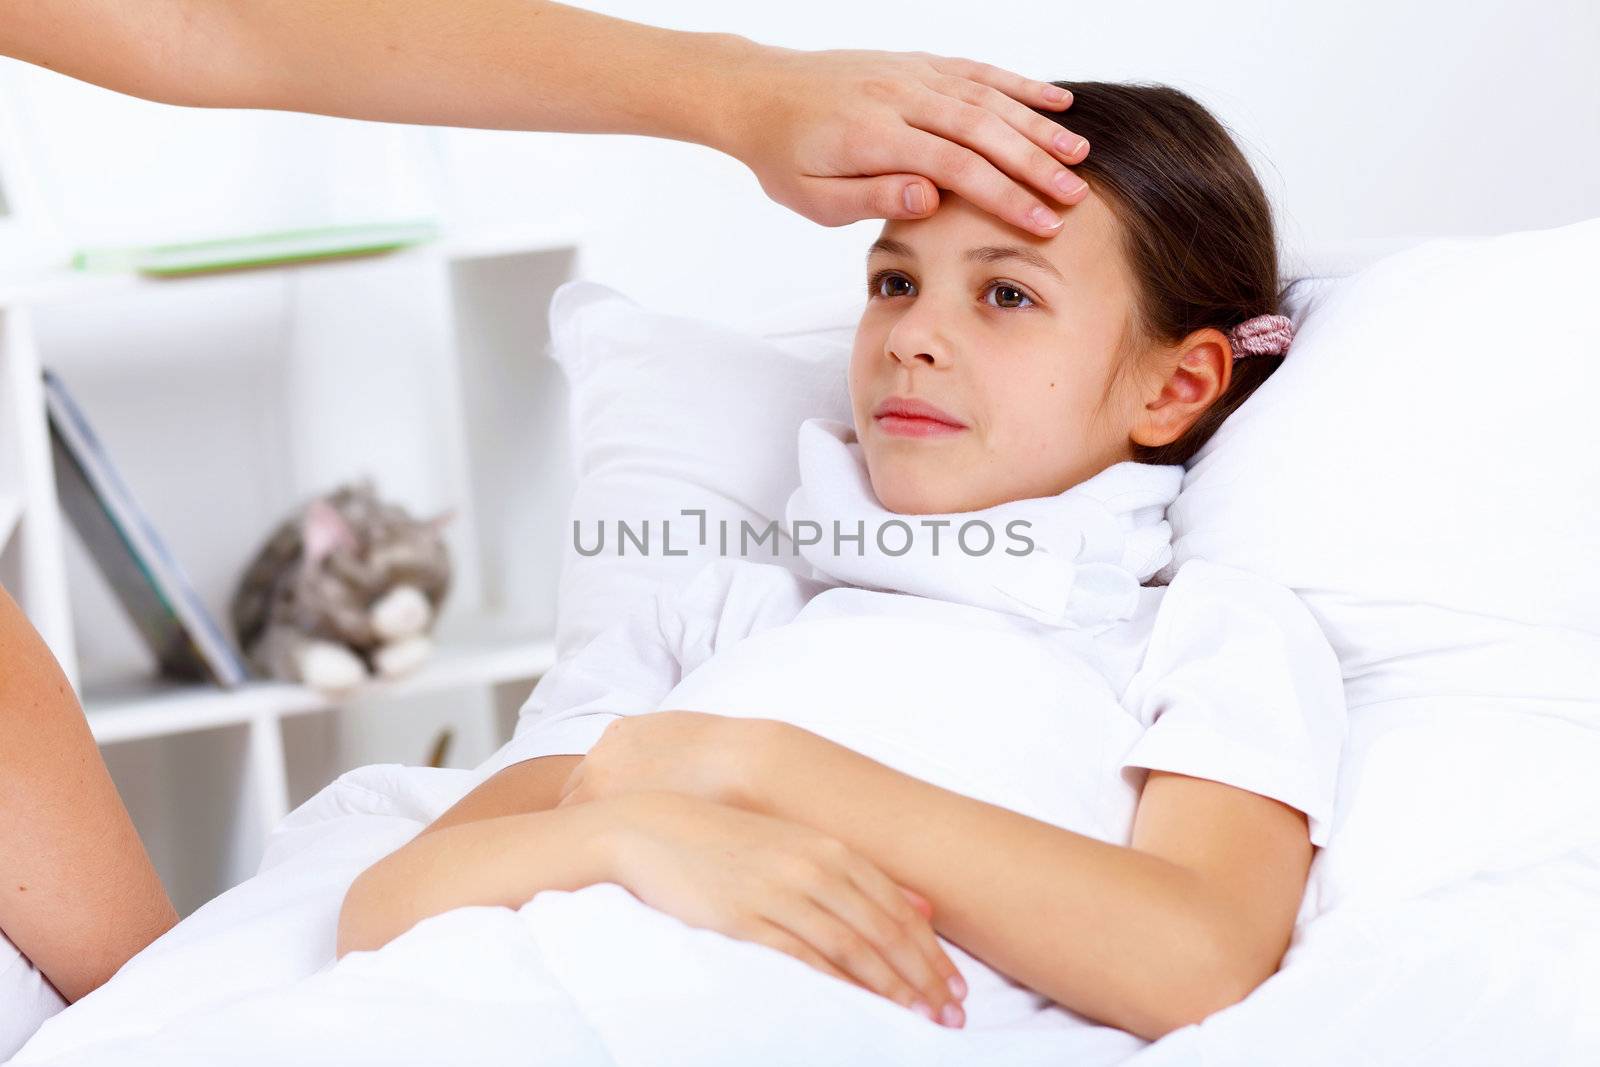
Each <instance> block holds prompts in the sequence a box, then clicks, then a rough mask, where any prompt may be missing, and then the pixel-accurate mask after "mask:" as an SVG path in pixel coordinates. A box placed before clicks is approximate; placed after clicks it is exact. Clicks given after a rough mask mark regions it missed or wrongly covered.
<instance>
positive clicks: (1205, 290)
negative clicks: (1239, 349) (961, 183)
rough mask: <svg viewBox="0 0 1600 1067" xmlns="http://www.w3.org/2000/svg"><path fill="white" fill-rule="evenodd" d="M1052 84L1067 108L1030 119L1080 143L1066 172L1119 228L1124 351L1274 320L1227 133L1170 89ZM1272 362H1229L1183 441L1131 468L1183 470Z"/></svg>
mask: <svg viewBox="0 0 1600 1067" xmlns="http://www.w3.org/2000/svg"><path fill="white" fill-rule="evenodd" d="M1052 84H1054V85H1059V86H1061V88H1063V89H1068V90H1070V91H1071V92H1072V106H1071V107H1069V108H1067V109H1066V110H1065V111H1060V112H1053V111H1039V114H1041V115H1044V116H1046V117H1047V118H1050V119H1053V120H1055V121H1056V122H1058V123H1060V124H1061V125H1062V126H1064V127H1066V128H1067V129H1069V130H1071V131H1072V132H1073V133H1076V134H1078V135H1079V136H1081V137H1084V138H1086V139H1087V140H1088V142H1089V154H1088V155H1087V156H1086V157H1084V160H1083V162H1082V163H1075V164H1072V170H1073V172H1074V173H1075V174H1077V176H1078V177H1080V178H1082V179H1083V180H1084V181H1086V182H1088V183H1089V185H1090V187H1091V188H1093V189H1094V190H1095V191H1096V192H1097V193H1099V194H1100V195H1101V196H1102V197H1104V198H1105V199H1106V201H1107V203H1108V206H1109V207H1110V208H1111V210H1112V212H1113V213H1114V214H1115V215H1116V216H1117V220H1118V221H1119V222H1120V223H1121V226H1122V232H1123V252H1124V255H1125V256H1126V257H1127V260H1128V263H1129V265H1130V267H1131V268H1132V272H1133V276H1134V282H1135V289H1136V293H1135V301H1134V304H1135V308H1134V316H1135V322H1134V323H1132V324H1131V325H1132V327H1133V331H1134V333H1133V337H1132V338H1130V340H1131V341H1144V342H1155V343H1161V344H1167V345H1174V344H1177V343H1178V342H1180V341H1182V340H1183V339H1184V338H1185V337H1187V336H1188V335H1189V334H1190V333H1192V332H1193V331H1195V330H1199V329H1204V328H1206V327H1215V328H1216V329H1219V330H1222V331H1224V332H1226V331H1227V330H1228V329H1230V328H1231V327H1233V326H1236V325H1238V324H1239V323H1241V322H1243V321H1245V320H1246V319H1248V318H1251V317H1253V316H1256V315H1270V314H1281V313H1282V312H1281V311H1280V308H1281V307H1282V306H1283V298H1284V296H1285V294H1286V293H1287V290H1288V287H1287V286H1284V287H1282V288H1280V286H1279V278H1278V245H1277V238H1276V235H1275V233H1274V230H1273V222H1272V207H1271V205H1270V204H1269V202H1268V200H1267V195H1266V193H1265V191H1264V190H1263V189H1262V188H1261V183H1260V182H1259V181H1258V180H1257V179H1256V175H1255V172H1254V171H1253V170H1251V169H1250V164H1249V162H1248V161H1246V159H1245V157H1244V154H1243V153H1242V152H1240V151H1239V146H1238V145H1237V144H1235V143H1234V140H1233V137H1232V136H1231V135H1230V134H1229V133H1228V131H1227V129H1226V128H1225V127H1224V126H1223V125H1222V124H1221V123H1220V122H1218V121H1217V119H1216V118H1215V117H1214V116H1213V115H1212V114H1211V113H1210V112H1209V111H1207V110H1206V109H1205V107H1203V106H1202V105H1201V104H1200V103H1199V102H1198V101H1196V100H1195V99H1194V98H1193V97H1191V96H1189V95H1188V94H1186V93H1184V92H1181V91H1180V90H1177V89H1174V88H1172V87H1171V86H1167V85H1159V84H1137V83H1129V82H1076V81H1058V82H1053V83H1052ZM1036 110H1037V109H1036ZM1066 210H1068V211H1070V210H1072V209H1071V208H1067V209H1066ZM1282 362H1283V357H1282V356H1249V357H1247V358H1245V359H1240V360H1236V361H1235V362H1234V364H1233V368H1232V372H1231V375H1230V379H1229V383H1228V388H1227V390H1226V391H1225V392H1224V393H1223V394H1222V395H1221V396H1220V397H1218V398H1217V400H1216V402H1215V403H1213V404H1212V405H1211V407H1209V408H1208V409H1206V411H1205V412H1203V413H1202V414H1201V415H1200V417H1199V418H1198V419H1196V420H1195V422H1194V424H1193V425H1192V426H1190V427H1189V429H1188V430H1186V431H1185V432H1184V433H1183V434H1182V435H1181V436H1180V437H1179V438H1178V439H1177V440H1175V441H1172V442H1170V443H1168V444H1166V445H1162V446H1160V447H1156V448H1151V447H1149V446H1146V445H1140V444H1133V445H1132V446H1131V448H1132V451H1133V457H1132V458H1133V459H1134V460H1135V461H1137V462H1139V463H1163V464H1164V463H1187V462H1188V461H1189V459H1190V458H1191V457H1192V456H1193V455H1194V454H1195V453H1196V452H1198V451H1199V450H1200V446H1201V445H1203V444H1205V443H1206V441H1207V440H1209V439H1210V437H1211V435H1212V434H1214V433H1216V431H1217V428H1218V427H1219V426H1221V425H1222V422H1223V420H1224V419H1226V418H1227V417H1228V416H1229V415H1231V414H1232V413H1233V412H1234V410H1235V409H1237V408H1238V407H1239V405H1240V404H1243V403H1244V402H1245V400H1246V399H1247V398H1248V397H1249V396H1250V394H1251V393H1253V392H1255V391H1256V389H1257V388H1258V387H1259V386H1260V385H1261V383H1262V382H1264V381H1266V380H1267V378H1268V377H1270V376H1271V375H1272V372H1273V371H1275V370H1277V369H1278V366H1279V365H1280V364H1281V363H1282Z"/></svg>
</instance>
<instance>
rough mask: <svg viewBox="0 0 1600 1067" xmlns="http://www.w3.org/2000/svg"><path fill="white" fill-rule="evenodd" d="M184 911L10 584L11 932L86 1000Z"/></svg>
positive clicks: (4, 849) (3, 697)
mask: <svg viewBox="0 0 1600 1067" xmlns="http://www.w3.org/2000/svg"><path fill="white" fill-rule="evenodd" d="M177 921H178V917H177V913H176V912H175V911H174V910H173V907H172V902H171V900H169V899H168V897H167V893H166V890H165V889H163V888H162V885H161V880H160V879H159V878H158V877H157V876H156V872H155V868H154V867H153V866H152V865H151V863H150V857H149V855H148V854H147V853H146V852H145V849H144V845H143V843H142V842H141V841H140V840H139V835H138V833H137V831H135V829H134V826H133V822H132V821H131V820H130V819H129V818H128V811H127V809H126V808H125V807H124V806H123V804H122V799H121V797H119V796H118V795H117V790H116V786H115V785H114V784H113V783H112V781H111V775H110V773H109V772H108V771H107V770H106V765H105V762H104V760H102V759H101V757H100V750H99V749H98V748H97V747H96V746H95V743H94V738H93V736H92V735H91V734H90V732H89V725H88V723H87V722H86V721H85V719H84V717H83V710H82V708H81V707H80V706H79V704H78V699H77V697H76V696H75V695H74V693H73V691H72V687H71V685H70V684H69V683H68V682H67V678H66V675H65V674H64V673H62V670H61V667H60V665H59V664H58V663H57V662H56V661H55V657H54V656H52V655H51V654H50V650H49V648H48V646H46V645H45V643H44V640H43V639H42V638H41V637H40V636H39V635H38V633H37V632H36V631H35V630H34V629H33V627H32V625H31V624H29V622H28V620H27V618H26V616H24V615H23V614H22V611H21V608H20V607H19V606H18V605H17V604H16V602H15V601H13V600H12V599H11V597H10V596H9V595H8V594H6V593H5V591H4V590H0V930H4V931H5V933H6V935H7V936H9V937H10V938H11V940H12V941H13V942H15V943H16V945H17V947H18V948H20V949H21V950H22V951H23V953H24V954H25V955H27V956H28V958H29V959H30V960H31V961H32V962H33V963H34V965H35V966H37V967H38V968H39V970H40V971H41V972H43V973H44V975H45V977H46V978H48V979H49V980H50V982H51V983H52V984H53V985H54V986H55V987H56V989H58V990H59V991H60V992H61V995H62V996H64V997H66V998H67V999H68V1000H76V999H78V998H79V997H81V996H83V995H85V994H86V993H89V992H91V991H92V990H94V989H95V988H97V987H98V986H99V985H101V983H103V982H105V981H106V979H108V978H110V977H111V976H112V975H113V974H115V973H116V971H117V969H118V968H120V967H121V966H122V965H123V964H124V963H126V962H127V961H128V960H129V959H130V958H131V957H132V956H133V955H134V954H135V953H137V952H138V951H139V950H140V949H143V948H144V947H145V946H146V945H148V944H150V942H152V941H154V940H155V939H156V938H157V937H160V936H161V935H162V934H163V933H165V932H166V931H167V930H169V929H171V927H172V926H173V924H174V923H176V922H177Z"/></svg>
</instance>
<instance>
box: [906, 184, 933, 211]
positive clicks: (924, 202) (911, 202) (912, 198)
mask: <svg viewBox="0 0 1600 1067" xmlns="http://www.w3.org/2000/svg"><path fill="white" fill-rule="evenodd" d="M905 202H906V210H907V211H909V212H911V213H912V214H914V215H920V214H922V213H923V212H924V211H926V210H928V194H927V193H925V192H923V191H922V186H921V185H919V184H917V183H916V182H912V183H911V184H910V185H908V186H906V191H905Z"/></svg>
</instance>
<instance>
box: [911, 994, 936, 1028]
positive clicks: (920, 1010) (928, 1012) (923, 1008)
mask: <svg viewBox="0 0 1600 1067" xmlns="http://www.w3.org/2000/svg"><path fill="white" fill-rule="evenodd" d="M911 1010H912V1011H914V1012H916V1013H917V1014H918V1015H920V1016H922V1017H923V1018H924V1019H926V1020H928V1021H929V1022H930V1023H931V1022H933V1009H932V1008H930V1007H928V1005H927V1004H925V1003H923V1002H922V1001H920V1000H919V1001H917V1002H916V1003H915V1004H913V1005H911Z"/></svg>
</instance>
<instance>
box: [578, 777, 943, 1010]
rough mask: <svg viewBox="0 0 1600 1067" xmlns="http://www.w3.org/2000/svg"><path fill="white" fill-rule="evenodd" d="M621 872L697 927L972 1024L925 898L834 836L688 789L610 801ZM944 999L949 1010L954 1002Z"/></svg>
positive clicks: (654, 902)
mask: <svg viewBox="0 0 1600 1067" xmlns="http://www.w3.org/2000/svg"><path fill="white" fill-rule="evenodd" d="M604 803H605V805H606V806H607V807H608V808H609V809H610V810H611V811H612V812H613V813H614V814H615V821H614V823H613V824H612V825H613V827H614V832H613V833H612V834H611V837H610V854H611V861H612V870H613V872H614V876H615V879H616V881H618V882H619V883H620V884H621V885H623V886H624V887H625V888H627V889H628V890H629V891H630V892H631V893H633V895H634V896H636V897H638V898H639V899H640V900H642V901H643V902H644V903H646V904H649V905H650V906H651V907H653V908H655V909H656V910H658V911H662V912H665V913H667V914H669V915H673V916H676V917H677V918H678V919H680V920H682V921H683V922H685V923H687V924H689V925H690V926H695V927H700V928H704V929H710V930H716V931H718V932H719V933H722V934H725V935H727V936H729V937H734V938H738V939H739V940H742V941H752V942H756V943H758V944H763V945H766V946H768V947H770V948H775V949H777V950H778V951H780V952H783V953H785V954H786V955H789V956H793V957H794V958H796V959H798V960H800V961H802V962H804V963H807V964H809V965H810V966H812V967H814V968H816V969H817V970H819V971H822V972H824V973H826V974H829V975H832V976H833V977H835V978H839V979H841V980H843V981H846V982H850V983H852V984H854V985H858V986H860V987H862V988H863V989H866V990H868V991H870V992H874V993H878V994H880V995H882V996H884V997H887V998H888V999H890V1000H893V1001H895V1002H896V1003H898V1004H901V1005H903V1006H905V1007H908V1008H912V1009H913V1010H915V1011H918V1012H919V1013H921V1014H923V1015H924V1016H925V1017H926V1018H928V1019H930V1020H939V1019H943V1020H945V1024H946V1025H952V1026H960V1025H962V1024H963V1023H964V1022H965V1016H964V1013H963V1012H962V1010H961V1007H960V998H959V997H957V996H956V995H955V993H956V991H957V989H959V990H960V991H961V992H962V994H963V995H964V993H965V986H964V984H954V983H952V979H956V980H957V982H959V972H958V971H957V970H956V966H955V964H954V963H952V962H951V960H950V958H949V956H947V955H946V954H945V951H944V947H943V946H942V945H941V944H940V943H939V939H938V937H937V936H936V935H935V934H934V930H933V926H932V924H931V922H930V921H929V920H930V916H931V909H930V908H929V906H928V902H927V901H926V900H925V899H923V898H922V897H921V896H920V895H919V894H917V893H915V892H913V891H912V890H909V889H906V888H904V887H902V886H899V885H897V884H896V883H895V882H893V881H892V880H891V879H890V878H889V877H888V876H887V875H885V874H884V873H883V871H881V870H880V869H879V868H878V867H877V865H875V864H874V863H872V862H871V861H870V860H868V859H866V858H865V857H864V856H861V855H860V854H859V853H857V852H855V851H854V850H852V849H851V848H850V847H849V846H847V845H845V844H844V843H843V842H842V841H839V840H838V839H837V838H833V837H829V836H827V835H826V834H822V833H819V832H818V831H815V830H813V829H811V828H810V827H807V826H802V825H800V824H798V823H792V822H788V821H786V820H783V819H778V818H775V817H773V816H770V815H761V814H757V813H755V812H748V811H741V810H739V809H737V808H732V807H728V806H727V805H724V804H718V803H714V802H711V801H707V800H704V799H702V798H699V797H693V796H685V795H683V794H681V793H659V792H635V793H629V794H627V795H626V796H621V797H616V798H613V799H610V800H607V801H605V802H604ZM947 1007H948V1009H949V1010H947Z"/></svg>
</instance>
